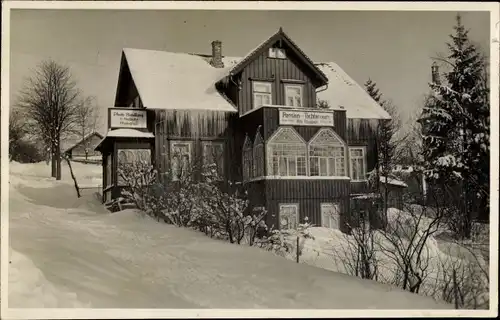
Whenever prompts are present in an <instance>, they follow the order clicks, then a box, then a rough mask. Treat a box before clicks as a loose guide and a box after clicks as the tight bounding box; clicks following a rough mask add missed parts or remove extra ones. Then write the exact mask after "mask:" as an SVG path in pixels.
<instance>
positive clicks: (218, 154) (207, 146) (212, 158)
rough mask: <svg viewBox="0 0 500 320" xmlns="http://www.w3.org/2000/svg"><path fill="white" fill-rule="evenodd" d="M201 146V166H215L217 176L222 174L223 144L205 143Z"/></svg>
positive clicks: (217, 142) (219, 142)
mask: <svg viewBox="0 0 500 320" xmlns="http://www.w3.org/2000/svg"><path fill="white" fill-rule="evenodd" d="M202 146H203V164H204V165H216V167H217V173H218V174H219V176H223V174H224V143H223V142H221V141H206V142H203V143H202Z"/></svg>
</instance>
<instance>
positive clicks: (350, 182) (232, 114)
mask: <svg viewBox="0 0 500 320" xmlns="http://www.w3.org/2000/svg"><path fill="white" fill-rule="evenodd" d="M114 114H116V116H115V115H114ZM389 118H390V116H389V115H388V114H387V112H385V111H384V110H383V108H382V107H381V106H380V105H378V104H377V103H376V102H375V101H374V100H373V99H372V98H371V97H370V96H369V95H368V94H367V93H366V92H365V91H364V89H363V88H362V87H361V86H360V85H359V84H357V83H356V82H355V81H354V80H352V78H350V77H349V76H348V75H347V74H346V73H345V72H344V71H343V70H342V69H341V68H340V67H339V66H338V65H337V64H335V63H333V62H327V63H315V62H313V61H311V59H310V58H309V57H308V56H307V55H306V54H305V53H304V51H302V49H301V48H299V47H298V46H297V45H296V43H295V42H293V41H292V39H290V37H289V36H288V35H287V34H285V33H284V32H283V30H282V29H280V30H279V31H278V32H276V33H275V34H274V35H272V36H271V37H270V38H269V39H267V40H266V41H264V42H263V43H261V44H260V45H259V46H258V47H257V48H256V49H254V50H252V51H251V52H250V53H249V54H248V55H246V56H245V57H242V58H239V57H225V56H223V55H222V44H221V42H220V41H214V42H213V43H212V53H211V54H208V55H201V54H188V53H172V52H162V51H151V50H142V49H141V50H139V49H124V50H123V52H122V57H121V66H120V72H119V78H118V86H117V93H116V99H115V106H114V107H113V108H110V113H109V119H108V124H109V129H110V130H109V131H108V133H107V135H106V137H105V138H104V139H103V140H102V141H101V143H100V144H99V146H98V147H97V150H99V151H100V152H101V153H102V154H103V172H104V179H103V180H104V184H105V187H104V201H109V200H110V199H113V198H116V197H118V196H119V193H120V187H121V186H120V182H119V181H118V178H117V173H116V167H117V166H118V162H119V161H129V160H126V159H131V158H132V157H133V156H132V154H133V153H134V152H135V154H136V156H137V155H138V154H139V153H140V154H142V155H141V157H149V159H150V161H151V163H152V164H153V166H154V167H155V168H157V169H158V171H159V172H161V173H162V174H163V175H165V174H170V175H172V177H170V178H173V179H174V180H175V175H176V174H177V173H178V172H180V170H181V169H182V167H183V166H184V165H186V164H189V163H191V162H193V161H195V160H196V159H205V160H207V159H211V160H213V161H215V162H216V163H217V164H218V168H219V170H220V173H221V174H222V175H223V176H224V177H225V178H226V179H227V180H230V181H236V182H240V183H241V185H242V187H243V188H245V189H246V190H247V192H248V197H249V200H250V204H251V206H253V207H264V208H265V209H266V210H267V211H268V213H269V221H268V224H269V225H273V226H274V227H275V228H282V227H291V228H293V227H295V226H296V225H297V224H298V223H301V222H303V221H304V220H305V218H306V217H307V218H308V221H309V222H311V223H313V224H315V225H322V226H326V227H331V228H340V229H342V228H344V227H345V225H346V223H347V222H348V219H349V210H350V203H351V202H352V199H353V198H359V195H362V194H365V193H368V192H370V190H369V187H368V183H367V173H368V172H369V171H370V170H372V169H373V168H374V166H375V163H376V159H377V150H376V143H375V133H376V128H377V125H378V123H379V121H381V120H383V119H389ZM112 122H114V123H112ZM134 150H136V151H134ZM127 153H128V154H129V155H128V156H127V155H126V154H127ZM120 155H121V156H120ZM120 159H122V160H120ZM167 180H168V179H167Z"/></svg>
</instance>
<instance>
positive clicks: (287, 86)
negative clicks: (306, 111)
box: [283, 83, 304, 108]
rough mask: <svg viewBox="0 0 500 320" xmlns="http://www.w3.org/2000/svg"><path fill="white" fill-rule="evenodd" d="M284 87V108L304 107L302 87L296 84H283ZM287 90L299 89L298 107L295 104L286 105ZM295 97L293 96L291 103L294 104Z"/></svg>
mask: <svg viewBox="0 0 500 320" xmlns="http://www.w3.org/2000/svg"><path fill="white" fill-rule="evenodd" d="M283 86H284V90H283V91H284V93H285V106H287V107H291V108H303V107H304V86H303V85H302V84H296V83H293V84H292V83H285V84H283ZM288 89H299V91H300V93H299V96H300V105H299V106H296V105H295V104H294V105H292V106H291V105H288V98H289V94H288ZM296 97H297V96H295V95H294V96H293V99H294V100H293V101H294V103H295V98H296Z"/></svg>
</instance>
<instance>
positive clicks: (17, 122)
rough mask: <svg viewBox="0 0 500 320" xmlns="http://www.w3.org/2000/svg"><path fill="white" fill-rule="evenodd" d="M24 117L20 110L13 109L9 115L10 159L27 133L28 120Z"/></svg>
mask: <svg viewBox="0 0 500 320" xmlns="http://www.w3.org/2000/svg"><path fill="white" fill-rule="evenodd" d="M22 118H23V117H22V114H21V113H20V112H19V110H16V109H14V110H11V112H10V116H9V159H12V156H13V154H14V153H15V152H16V149H17V147H18V145H19V142H20V140H21V139H22V138H23V137H24V135H25V133H26V122H24V121H23V119H22Z"/></svg>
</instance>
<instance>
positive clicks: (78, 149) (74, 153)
mask: <svg viewBox="0 0 500 320" xmlns="http://www.w3.org/2000/svg"><path fill="white" fill-rule="evenodd" d="M103 138H104V136H103V135H102V134H100V133H99V132H95V131H93V132H90V133H89V134H87V135H86V136H85V137H84V138H83V139H79V140H78V141H77V142H73V143H71V144H69V145H67V146H65V147H64V149H63V150H64V151H63V154H65V155H66V156H67V157H68V158H70V159H85V160H86V159H92V158H95V157H96V156H100V153H99V152H98V151H96V150H95V147H96V146H97V145H98V144H99V142H100V141H101V140H102V139H103Z"/></svg>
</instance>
